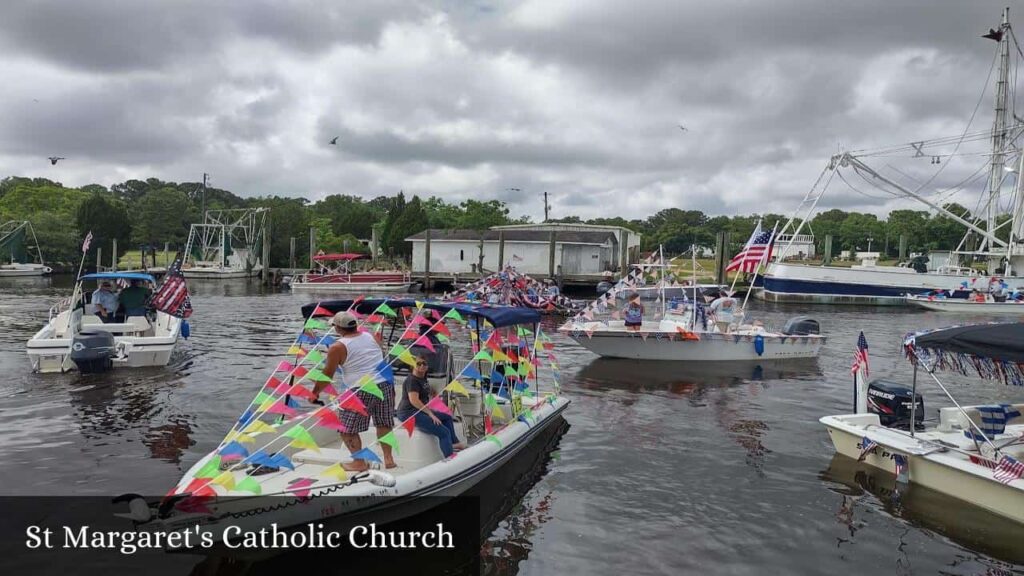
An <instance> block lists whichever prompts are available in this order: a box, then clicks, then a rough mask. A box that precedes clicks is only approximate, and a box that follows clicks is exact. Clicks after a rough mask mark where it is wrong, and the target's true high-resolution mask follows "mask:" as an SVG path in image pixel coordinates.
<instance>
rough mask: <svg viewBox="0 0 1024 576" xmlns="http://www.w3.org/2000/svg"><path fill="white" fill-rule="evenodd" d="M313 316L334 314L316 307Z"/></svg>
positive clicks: (321, 307)
mask: <svg viewBox="0 0 1024 576" xmlns="http://www.w3.org/2000/svg"><path fill="white" fill-rule="evenodd" d="M313 316H334V312H331V311H330V310H328V309H327V308H324V307H323V306H320V305H317V307H316V309H314V310H313Z"/></svg>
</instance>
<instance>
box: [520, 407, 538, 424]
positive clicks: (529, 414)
mask: <svg viewBox="0 0 1024 576" xmlns="http://www.w3.org/2000/svg"><path fill="white" fill-rule="evenodd" d="M523 417H524V418H526V419H527V420H533V421H534V422H536V421H537V419H536V418H534V417H533V410H530V409H529V408H527V409H525V410H523Z"/></svg>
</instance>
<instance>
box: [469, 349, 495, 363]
mask: <svg viewBox="0 0 1024 576" xmlns="http://www.w3.org/2000/svg"><path fill="white" fill-rule="evenodd" d="M476 360H486V361H487V362H494V358H493V357H492V356H491V354H490V353H489V352H488V351H487V350H481V351H479V352H477V353H476V355H474V356H473V358H472V360H470V362H473V361H476Z"/></svg>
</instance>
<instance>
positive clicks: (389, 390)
mask: <svg viewBox="0 0 1024 576" xmlns="http://www.w3.org/2000/svg"><path fill="white" fill-rule="evenodd" d="M331 323H332V324H333V325H334V330H335V332H337V333H338V339H337V341H335V342H334V344H331V347H330V348H328V349H327V364H326V365H325V366H324V369H323V373H324V374H325V375H327V376H328V377H330V378H332V379H333V378H334V373H335V372H336V371H337V370H338V368H341V370H342V374H341V376H342V382H343V383H344V384H345V386H346V387H354V386H356V383H357V382H359V381H360V380H361V379H362V378H363V377H364V376H371V377H373V378H374V380H375V381H376V382H377V386H378V387H379V388H380V390H381V392H383V396H384V398H377V397H376V396H374V395H373V394H370V393H369V392H363V391H356V392H355V394H356V396H357V397H358V398H359V400H360V401H362V403H363V405H364V406H366V412H367V414H366V415H363V414H360V413H358V412H355V411H353V410H344V409H343V410H342V411H341V423H342V424H343V425H344V426H345V432H342V433H341V439H342V440H343V441H344V442H345V446H346V447H348V449H349V452H352V453H353V454H355V453H356V452H358V451H360V450H362V449H363V442H362V440H360V438H359V433H360V432H365V431H366V430H367V429H369V427H370V416H373V425H374V426H375V427H376V428H377V438H380V437H382V436H384V435H386V434H387V433H389V432H391V429H392V428H394V426H395V387H394V385H392V384H391V383H389V382H387V381H386V380H385V379H384V377H383V376H381V375H380V372H379V370H378V367H379V366H380V365H381V363H382V362H383V361H384V355H383V354H382V353H381V351H380V344H378V343H377V340H376V339H375V338H374V337H373V335H372V334H370V333H369V332H360V331H359V330H358V324H359V323H358V321H357V320H356V317H355V316H353V315H352V314H350V313H348V312H338V313H337V314H335V315H334V318H333V319H332V320H331ZM326 386H327V382H317V384H316V386H314V387H313V396H314V398H313V401H316V400H317V399H318V398H319V396H320V392H321V391H322V390H323V389H324V387H326ZM380 447H381V451H382V452H383V453H384V466H385V467H387V468H394V467H395V459H394V457H393V456H392V455H391V446H390V445H388V444H385V443H381V445H380ZM369 467H370V466H369V464H367V462H366V461H365V460H353V461H352V463H351V464H345V465H344V468H345V469H346V470H351V471H356V472H360V471H363V470H366V469H367V468H369Z"/></svg>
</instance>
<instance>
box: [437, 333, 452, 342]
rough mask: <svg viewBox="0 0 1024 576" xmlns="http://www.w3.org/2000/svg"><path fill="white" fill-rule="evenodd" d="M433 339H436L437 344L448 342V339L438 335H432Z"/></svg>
mask: <svg viewBox="0 0 1024 576" xmlns="http://www.w3.org/2000/svg"><path fill="white" fill-rule="evenodd" d="M434 337H435V338H437V341H438V342H448V341H449V340H450V338H448V337H447V336H445V335H444V334H440V333H438V334H434Z"/></svg>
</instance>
